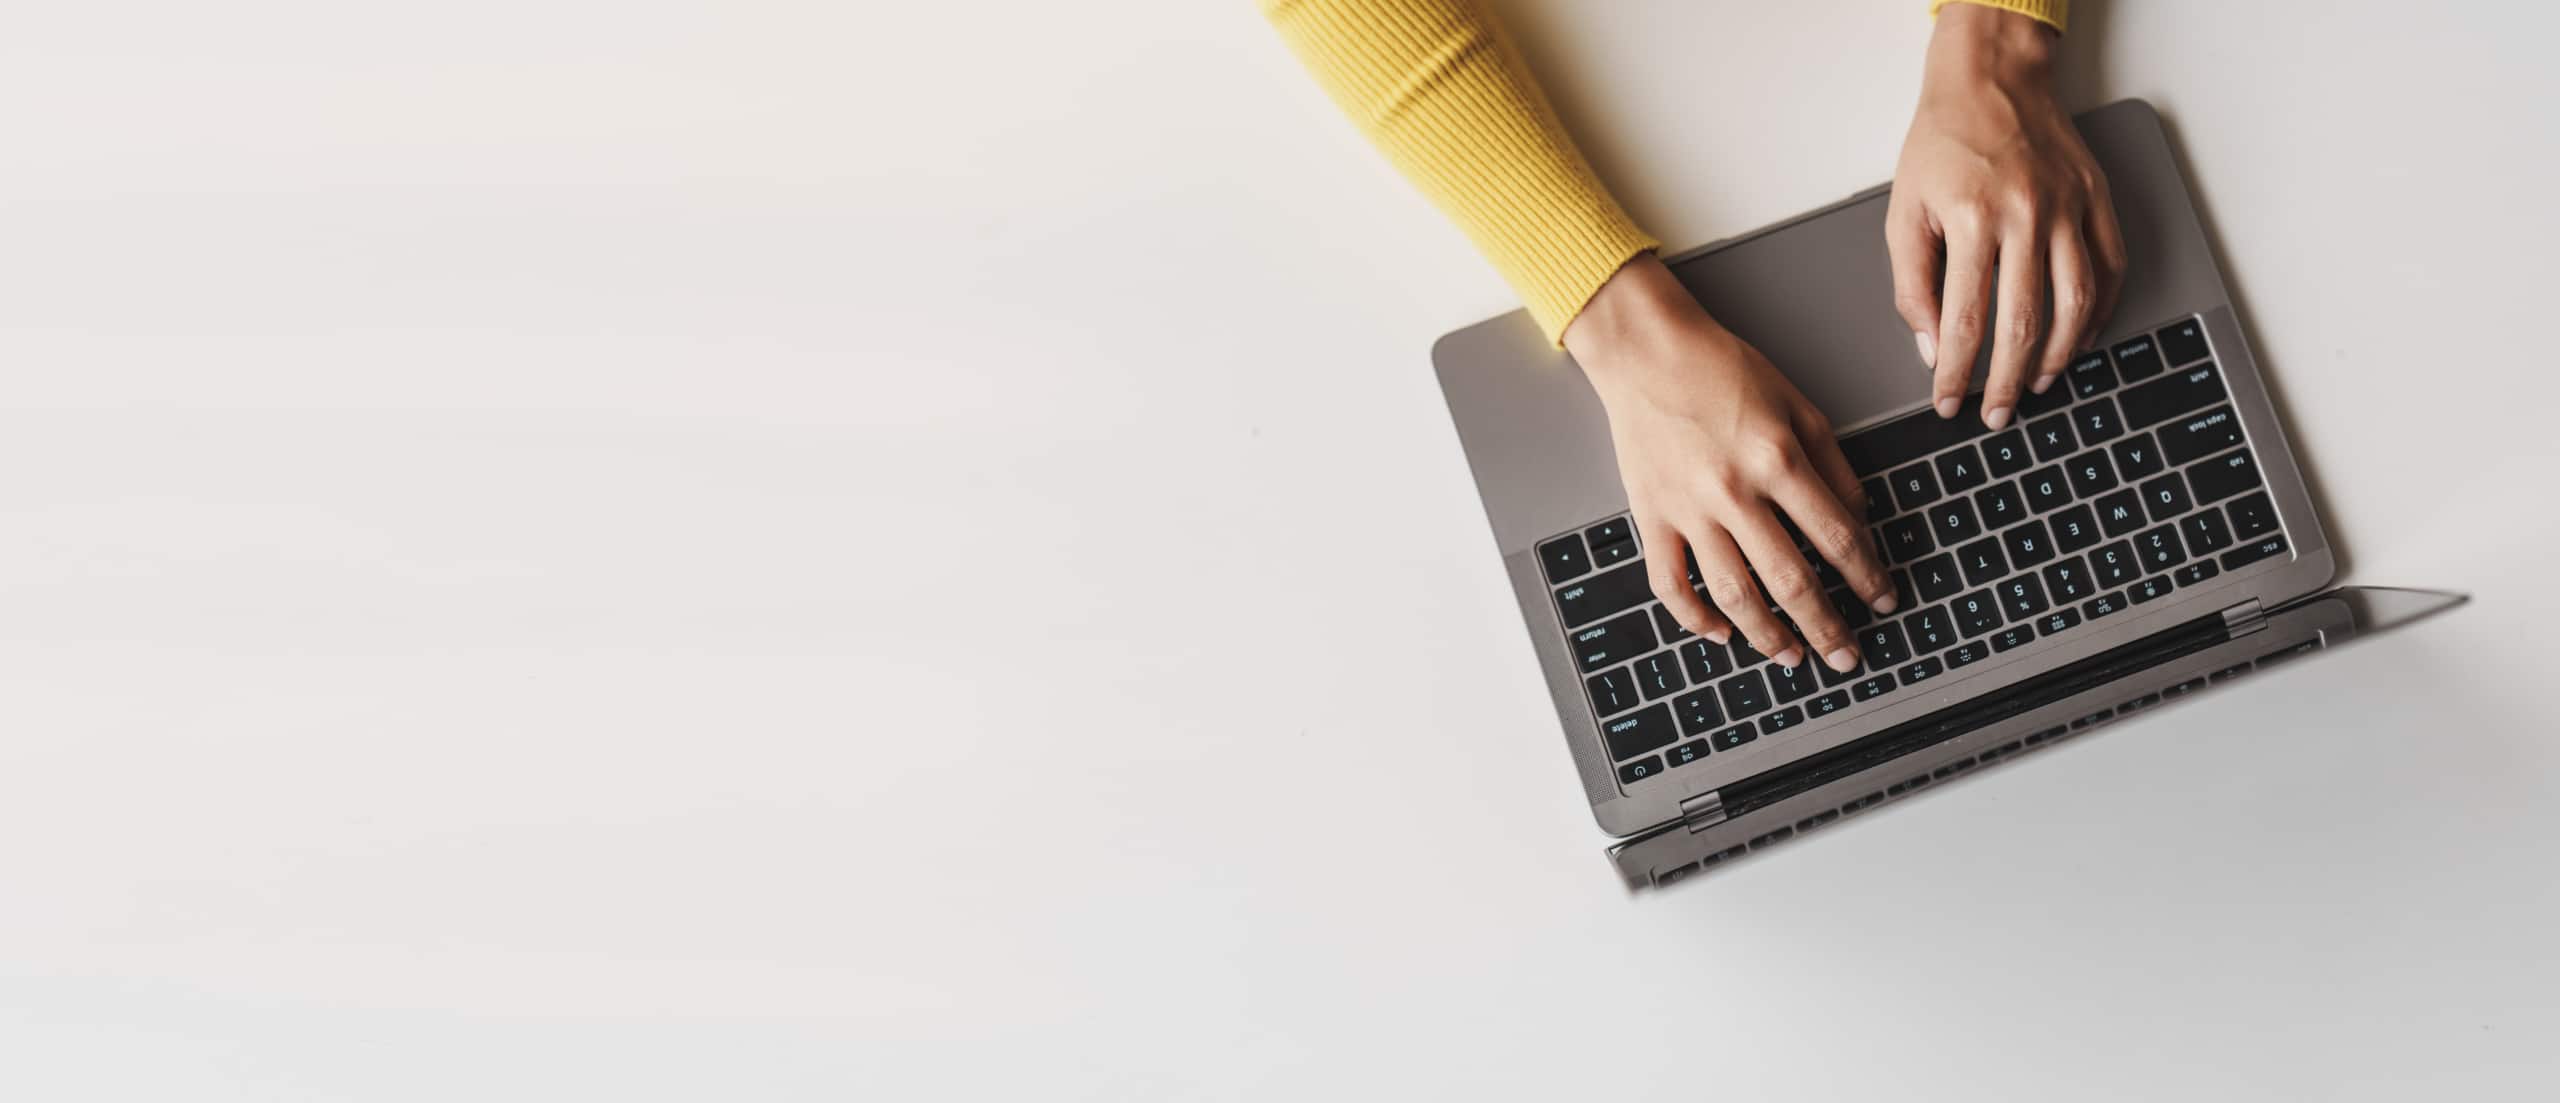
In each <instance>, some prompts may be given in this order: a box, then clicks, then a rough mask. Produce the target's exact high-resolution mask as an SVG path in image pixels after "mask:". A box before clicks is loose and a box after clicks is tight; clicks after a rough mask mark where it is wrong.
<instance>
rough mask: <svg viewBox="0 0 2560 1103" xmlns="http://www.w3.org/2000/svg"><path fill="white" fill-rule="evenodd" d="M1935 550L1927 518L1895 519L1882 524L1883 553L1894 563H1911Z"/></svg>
mask: <svg viewBox="0 0 2560 1103" xmlns="http://www.w3.org/2000/svg"><path fill="white" fill-rule="evenodd" d="M1937 548H1938V542H1937V541H1936V540H1935V539H1932V538H1931V537H1930V535H1929V519H1928V518H1927V517H1922V516H1911V517H1896V518H1894V519H1893V520H1890V521H1887V522H1885V523H1884V553H1885V555H1886V556H1888V557H1890V558H1891V559H1892V560H1893V561H1894V562H1896V563H1908V562H1911V561H1912V560H1914V559H1918V558H1920V557H1921V556H1924V555H1927V554H1929V553H1930V552H1932V551H1936V550H1937Z"/></svg>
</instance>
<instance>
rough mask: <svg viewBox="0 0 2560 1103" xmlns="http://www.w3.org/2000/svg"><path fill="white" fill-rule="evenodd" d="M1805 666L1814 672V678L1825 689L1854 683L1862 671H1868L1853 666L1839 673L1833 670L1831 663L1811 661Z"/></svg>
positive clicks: (1861, 667)
mask: <svg viewBox="0 0 2560 1103" xmlns="http://www.w3.org/2000/svg"><path fill="white" fill-rule="evenodd" d="M1804 665H1805V667H1806V668H1807V669H1809V670H1812V671H1813V674H1814V677H1816V678H1818V679H1820V680H1821V682H1822V687H1823V688H1824V689H1829V688H1831V687H1832V686H1836V685H1841V684H1844V683H1847V682H1849V681H1852V680H1854V679H1856V678H1857V676H1858V673H1859V672H1860V671H1863V670H1865V669H1866V668H1865V667H1863V666H1853V667H1850V668H1849V669H1848V670H1847V671H1838V670H1833V669H1831V664H1830V663H1822V662H1814V661H1812V660H1810V659H1808V660H1806V661H1805V664H1804Z"/></svg>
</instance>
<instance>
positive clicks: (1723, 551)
mask: <svg viewBox="0 0 2560 1103" xmlns="http://www.w3.org/2000/svg"><path fill="white" fill-rule="evenodd" d="M1763 515H1764V516H1765V515H1766V511H1765V510H1764V511H1763ZM1774 524H1775V522H1772V525H1774ZM1698 529H1700V530H1707V531H1697V530H1692V531H1691V532H1690V543H1689V548H1690V550H1692V551H1695V552H1696V553H1697V554H1698V574H1699V575H1700V576H1702V577H1704V578H1705V579H1706V583H1707V599H1708V600H1709V601H1713V602H1715V605H1716V608H1717V609H1718V610H1720V611H1722V612H1723V613H1724V615H1725V618H1726V619H1727V620H1730V621H1732V622H1733V627H1734V629H1735V630H1736V631H1739V632H1741V633H1742V638H1743V639H1744V640H1745V641H1746V642H1748V643H1750V644H1751V649H1752V650H1754V651H1757V652H1759V653H1761V654H1763V655H1767V656H1769V657H1771V658H1774V659H1781V660H1784V659H1789V658H1792V659H1794V660H1795V662H1790V663H1787V664H1786V665H1788V666H1794V665H1795V663H1800V662H1803V661H1804V652H1803V651H1802V650H1800V649H1798V648H1797V647H1796V638H1795V635H1794V634H1793V633H1790V632H1788V631H1787V626H1786V623H1785V622H1784V621H1781V620H1779V619H1778V617H1777V614H1775V613H1771V612H1770V611H1769V603H1768V602H1767V601H1766V600H1764V599H1763V598H1762V597H1761V596H1760V586H1759V584H1758V583H1755V582H1753V581H1751V563H1750V561H1749V560H1746V559H1744V558H1743V557H1742V549H1741V548H1739V547H1736V546H1735V545H1734V542H1733V536H1732V535H1731V534H1730V533H1728V532H1726V531H1725V529H1724V527H1723V526H1721V525H1718V524H1716V523H1714V522H1712V521H1701V522H1699V525H1698ZM1808 573H1810V572H1808Z"/></svg>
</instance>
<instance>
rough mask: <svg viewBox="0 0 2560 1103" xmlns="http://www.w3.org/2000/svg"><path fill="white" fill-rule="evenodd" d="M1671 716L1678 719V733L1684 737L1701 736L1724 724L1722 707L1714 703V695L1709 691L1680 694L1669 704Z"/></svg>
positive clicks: (1713, 692) (1702, 690)
mask: <svg viewBox="0 0 2560 1103" xmlns="http://www.w3.org/2000/svg"><path fill="white" fill-rule="evenodd" d="M1671 714H1672V715H1674V716H1677V717H1679V718H1680V731H1681V732H1682V733H1683V734H1686V735H1699V734H1703V733H1704V732H1705V731H1706V730H1707V729H1709V728H1712V727H1715V726H1716V725H1718V724H1721V723H1724V707H1723V706H1722V705H1719V704H1717V703H1716V693H1715V691H1714V690H1711V689H1701V690H1698V691H1696V692H1694V693H1683V694H1681V695H1680V697H1679V699H1678V700H1675V701H1673V702H1671Z"/></svg>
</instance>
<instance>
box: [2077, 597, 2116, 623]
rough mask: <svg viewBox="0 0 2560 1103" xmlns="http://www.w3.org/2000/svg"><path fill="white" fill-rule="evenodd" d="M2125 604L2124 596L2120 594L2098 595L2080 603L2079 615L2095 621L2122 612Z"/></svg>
mask: <svg viewBox="0 0 2560 1103" xmlns="http://www.w3.org/2000/svg"><path fill="white" fill-rule="evenodd" d="M2126 604H2127V603H2126V601H2125V599H2124V595H2123V594H2121V593H2116V594H2099V595H2098V596H2096V597H2093V598H2090V599H2089V600H2087V601H2084V602H2082V603H2080V615H2081V616H2084V617H2087V618H2089V619H2090V620H2096V619H2098V618H2099V617H2112V616H2114V615H2116V614H2118V613H2121V612H2123V611H2124V607H2125V605H2126Z"/></svg>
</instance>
